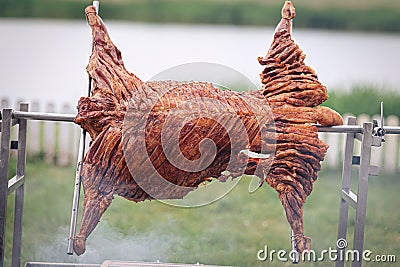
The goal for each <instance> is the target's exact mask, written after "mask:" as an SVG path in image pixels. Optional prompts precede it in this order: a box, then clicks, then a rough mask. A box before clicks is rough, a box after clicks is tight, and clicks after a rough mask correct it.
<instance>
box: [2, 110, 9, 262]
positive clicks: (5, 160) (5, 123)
mask: <svg viewBox="0 0 400 267" xmlns="http://www.w3.org/2000/svg"><path fill="white" fill-rule="evenodd" d="M11 116H12V110H11V109H3V112H2V121H1V150H0V157H1V158H0V267H4V245H5V240H4V239H5V231H6V214H7V192H8V168H9V160H10V144H11V142H10V141H11V140H10V136H11V121H12V118H11Z"/></svg>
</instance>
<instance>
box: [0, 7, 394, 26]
mask: <svg viewBox="0 0 400 267" xmlns="http://www.w3.org/2000/svg"><path fill="white" fill-rule="evenodd" d="M90 3H91V1H77V0H58V1H50V0H25V1H11V0H0V16H2V17H35V18H36V17H40V18H57V19H61V18H62V19H83V18H84V15H83V9H84V7H85V6H87V5H89V4H90ZM282 3H283V1H260V0H251V1H225V0H208V1H200V0H190V1H187V0H173V1H167V0H135V1H127V0H115V1H102V2H101V15H102V17H103V18H105V19H118V20H129V21H143V22H157V23H207V24H213V23H215V24H235V25H262V26H274V25H276V23H277V21H278V20H279V18H280V9H281V6H282ZM294 4H295V5H296V8H297V12H298V14H299V15H298V16H297V18H296V21H295V23H296V27H307V28H324V29H343V30H360V31H389V32H400V24H399V23H398V18H399V17H400V4H399V2H398V1H387V0H383V1H378V0H366V1H362V2H361V3H360V2H359V1H343V0H340V1H317V0H302V1H294Z"/></svg>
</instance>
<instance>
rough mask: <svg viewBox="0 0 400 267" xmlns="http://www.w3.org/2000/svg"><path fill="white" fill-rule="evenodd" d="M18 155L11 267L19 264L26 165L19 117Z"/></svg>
mask: <svg viewBox="0 0 400 267" xmlns="http://www.w3.org/2000/svg"><path fill="white" fill-rule="evenodd" d="M28 107H29V105H28V104H27V103H21V104H20V110H21V111H28ZM18 125H19V126H18V156H17V160H18V161H17V174H16V180H22V181H21V184H20V186H19V187H18V188H17V189H16V191H15V207H14V234H13V248H12V263H11V266H12V267H20V266H21V244H22V242H21V239H22V210H23V207H24V180H25V165H26V131H27V120H26V119H20V120H19V123H18Z"/></svg>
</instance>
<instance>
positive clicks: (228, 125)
mask: <svg viewBox="0 0 400 267" xmlns="http://www.w3.org/2000/svg"><path fill="white" fill-rule="evenodd" d="M85 11H86V16H87V20H88V22H89V25H90V27H91V29H92V36H93V51H92V55H91V57H90V60H89V64H88V66H87V72H88V74H89V76H90V77H91V78H92V79H93V89H92V92H91V93H92V94H91V96H90V97H82V98H81V99H80V100H79V103H78V115H77V116H76V118H75V123H77V124H79V125H80V126H81V127H82V128H83V129H85V130H87V131H88V132H89V134H90V137H91V139H92V142H91V145H90V149H89V151H88V152H87V153H86V155H85V157H84V160H83V163H82V164H83V165H82V168H81V178H82V183H83V188H84V194H85V196H84V209H83V215H82V221H81V226H80V231H79V234H78V235H77V236H76V239H75V240H74V250H75V252H76V254H78V255H80V254H83V253H84V252H85V242H86V239H87V237H88V236H89V235H90V233H91V232H92V231H93V230H94V228H95V227H96V225H97V223H98V221H99V220H100V217H101V216H102V214H103V213H104V212H105V210H106V209H107V208H108V207H109V205H110V204H111V202H112V199H113V195H115V194H117V195H120V196H122V197H125V198H126V199H128V200H131V201H135V202H139V201H144V200H148V199H178V198H183V197H184V196H185V195H186V194H188V193H189V192H190V191H192V190H194V189H196V188H197V186H198V185H199V184H201V183H202V182H204V181H206V180H207V179H209V177H216V178H218V179H220V180H221V181H225V180H226V179H227V178H228V177H227V176H225V175H224V174H222V173H224V172H225V171H228V172H229V176H231V177H233V178H235V177H238V176H240V175H242V174H254V175H256V176H258V177H260V179H261V181H264V180H265V181H266V182H267V183H268V184H269V185H271V186H272V187H273V188H275V189H276V191H277V192H278V196H279V198H280V200H281V202H282V205H283V207H284V209H285V212H286V216H287V219H288V222H289V224H290V226H291V228H292V230H293V232H294V237H295V240H296V243H297V249H298V250H299V251H300V252H302V251H303V250H305V249H309V248H310V239H309V238H308V237H306V236H304V234H303V207H304V203H305V201H306V198H307V196H308V195H309V194H310V193H311V191H312V186H313V182H314V181H315V180H316V179H317V173H318V171H319V170H320V168H321V165H320V161H322V160H323V159H324V157H325V154H326V151H327V149H328V145H327V144H325V143H324V142H322V141H321V140H320V139H319V138H318V133H317V128H316V127H315V126H312V125H311V124H313V123H319V124H321V125H326V126H329V125H340V124H342V118H341V116H340V115H339V114H337V113H336V112H335V111H333V110H331V109H329V108H326V107H320V106H319V105H320V104H321V103H322V102H324V101H325V100H326V99H327V98H328V95H327V91H326V88H325V86H323V85H322V84H321V83H320V82H319V81H318V78H317V75H316V73H315V71H314V70H313V69H312V68H310V67H309V66H307V65H305V63H304V58H305V55H304V54H303V52H302V51H301V49H300V48H299V47H298V45H297V44H296V43H295V42H294V41H293V39H292V37H291V23H292V19H293V18H294V16H295V9H294V7H293V5H292V3H291V2H290V1H286V2H285V5H284V7H283V9H282V19H281V21H280V23H279V25H278V27H277V28H276V31H275V35H274V39H273V42H272V44H271V47H270V49H269V51H268V53H267V55H266V56H265V57H260V58H259V59H258V60H259V63H260V64H261V65H263V66H264V71H263V72H262V73H261V75H260V76H261V81H262V83H263V87H262V89H260V90H258V91H249V92H242V93H238V92H233V91H229V90H220V89H218V88H216V87H214V86H213V84H211V83H207V82H194V81H188V82H176V81H156V82H143V81H142V80H140V79H139V78H138V77H136V76H135V75H133V74H132V73H130V72H128V71H127V70H126V69H125V67H124V64H123V61H122V57H121V52H120V51H119V50H118V48H117V47H116V46H115V45H114V44H113V42H112V41H111V39H110V37H109V35H108V33H107V30H106V28H105V25H104V23H103V22H102V20H101V18H100V17H99V16H98V15H97V13H96V10H95V8H94V7H92V6H89V7H87V8H86V10H85ZM163 138H164V139H163ZM204 140H208V141H207V142H203V141H204ZM173 141H174V142H173ZM210 142H211V144H210ZM169 144H171V145H169ZM244 149H249V150H250V151H253V152H256V153H261V154H262V153H268V154H270V157H269V158H252V157H250V156H246V155H244V154H243V153H242V151H243V150H244ZM177 159H178V160H177ZM174 161H178V163H179V162H181V163H182V162H183V164H181V166H180V165H179V164H174ZM225 173H226V172H225ZM160 177H161V178H162V179H160Z"/></svg>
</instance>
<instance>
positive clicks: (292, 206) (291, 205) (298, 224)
mask: <svg viewBox="0 0 400 267" xmlns="http://www.w3.org/2000/svg"><path fill="white" fill-rule="evenodd" d="M277 190H278V194H279V199H280V200H281V202H282V205H283V207H284V209H285V212H286V218H287V220H288V222H289V224H290V227H291V228H292V230H293V237H292V238H294V240H295V244H296V249H297V251H298V252H300V253H302V252H303V251H305V250H310V249H311V239H310V238H309V237H308V236H304V231H303V207H304V202H305V200H303V198H302V197H301V196H300V195H299V194H298V193H297V192H296V190H295V189H294V188H293V187H292V186H290V185H284V186H283V188H277Z"/></svg>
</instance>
